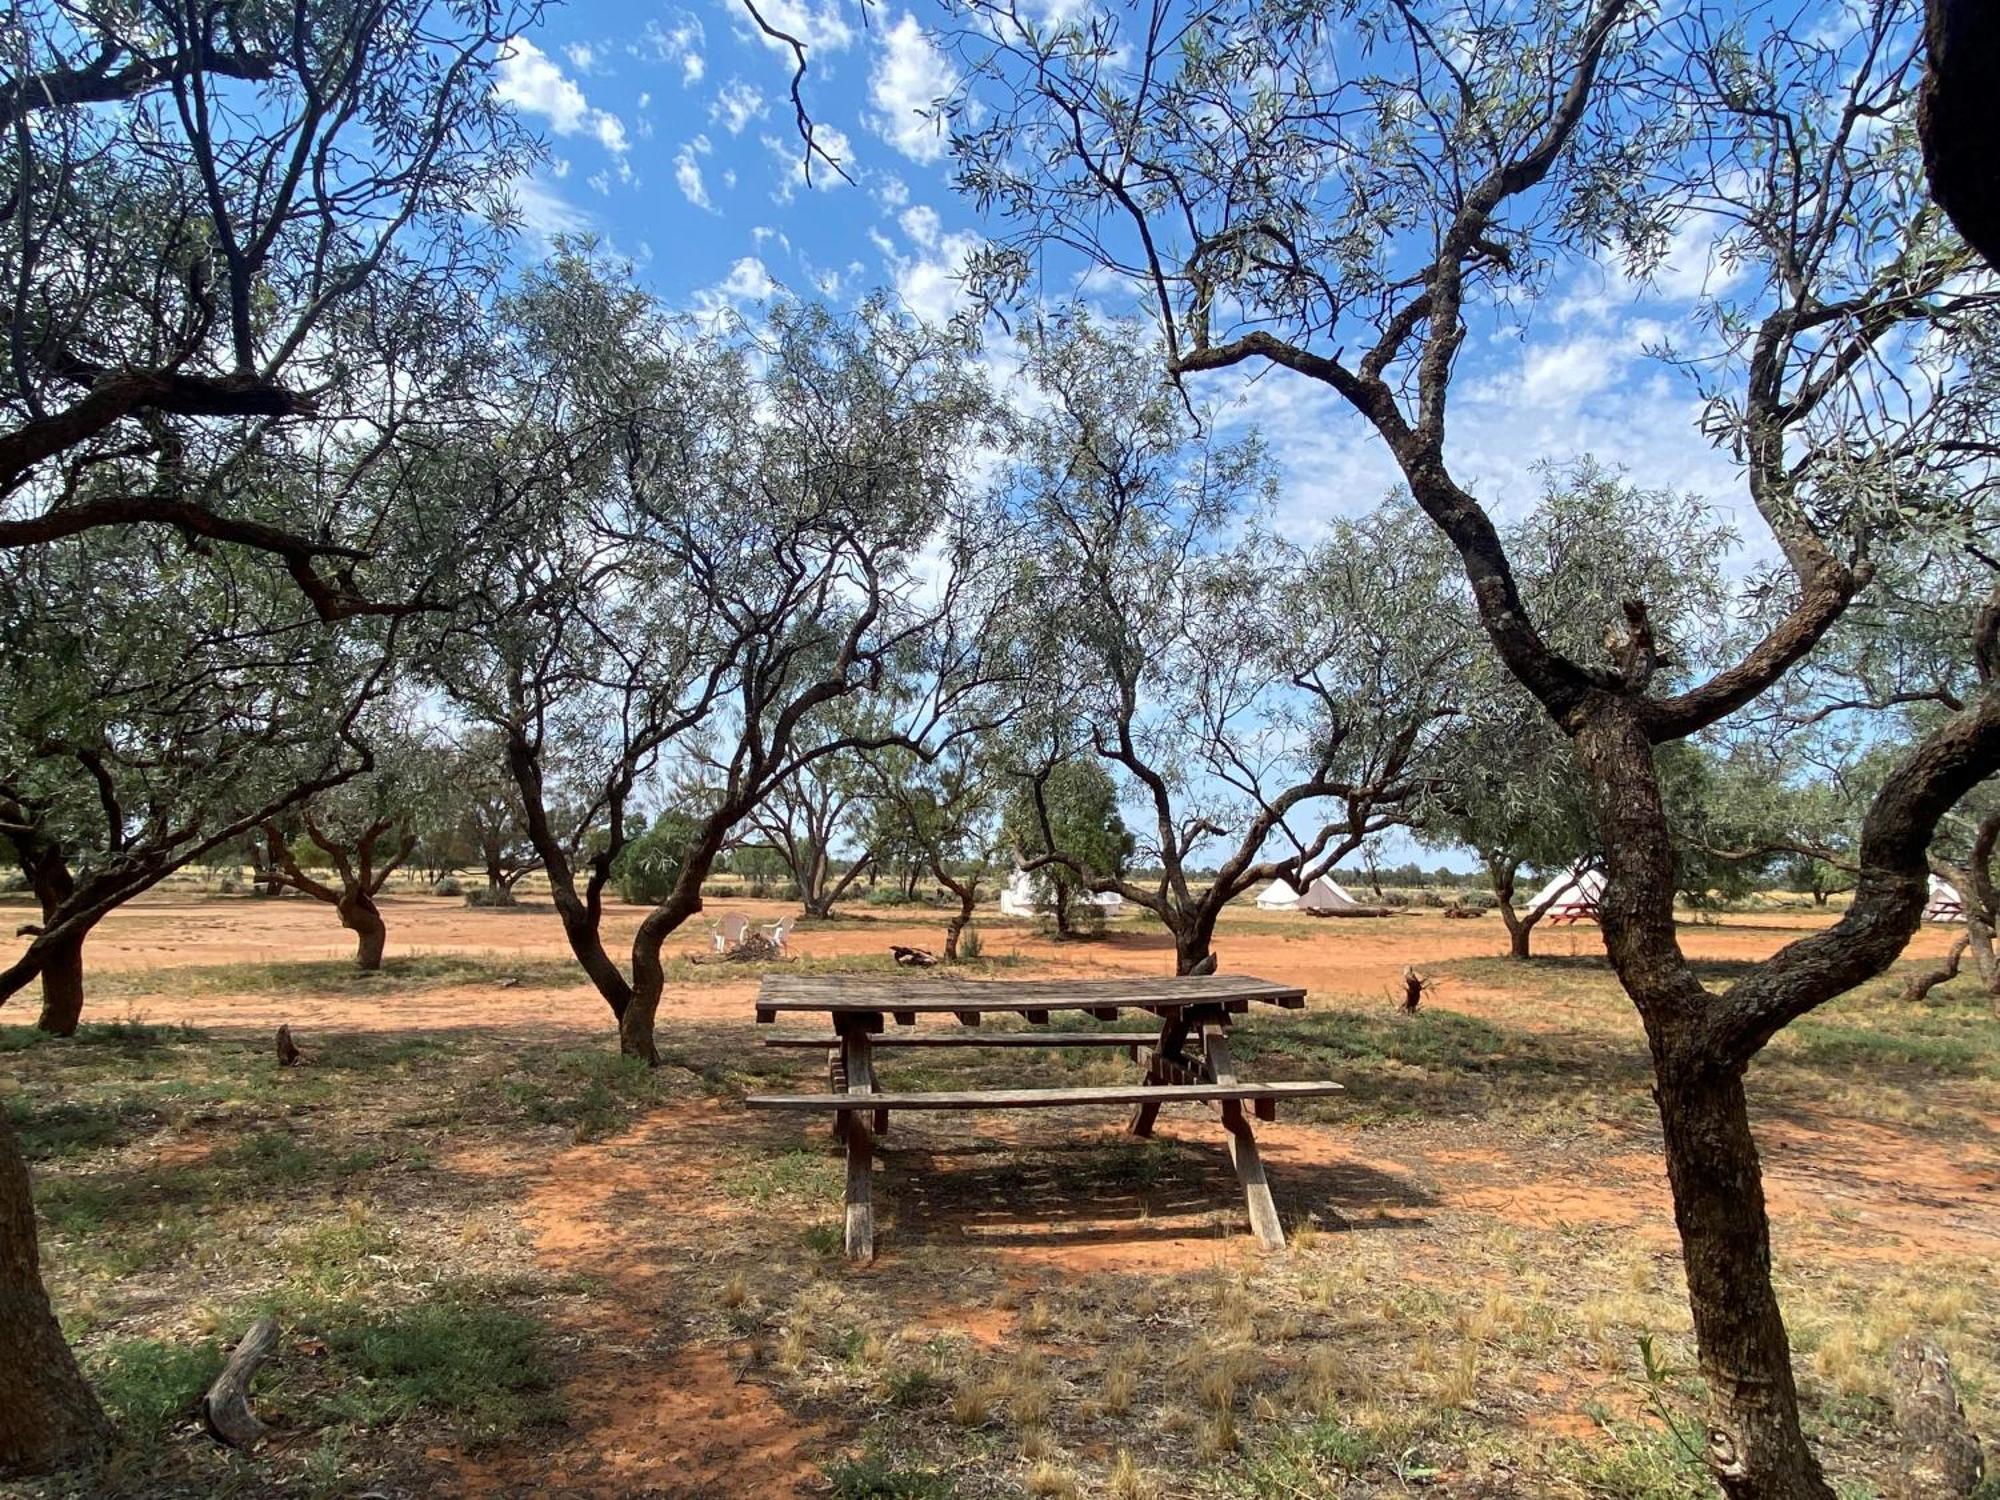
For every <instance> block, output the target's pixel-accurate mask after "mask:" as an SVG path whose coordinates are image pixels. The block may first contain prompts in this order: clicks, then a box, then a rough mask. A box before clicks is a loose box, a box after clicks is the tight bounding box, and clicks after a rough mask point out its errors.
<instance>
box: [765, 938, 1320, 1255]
mask: <svg viewBox="0 0 2000 1500" xmlns="http://www.w3.org/2000/svg"><path fill="white" fill-rule="evenodd" d="M1305 1003H1306V992H1305V991H1304V990H1303V989H1301V988H1299V987H1298V986H1297V985H1284V984H1274V983H1272V982H1271V981H1270V980H1267V979H1254V978H1250V977H1248V976H1245V975H1236V974H1211V975H1202V976H1197V977H1189V978H1171V979H1161V978H1130V979H1095V980H1069V979H1035V980H1015V981H999V980H987V981H982V980H954V979H923V980H914V981H910V980H905V981H895V980H890V981H884V980H883V979H880V978H877V977H874V976H868V975H803V974H801V975H793V974H772V975H768V976H766V977H765V979H764V982H763V985H762V987H761V988H760V989H759V991H758V994H757V1020H758V1022H759V1023H760V1024H766V1025H768V1024H769V1023H771V1022H773V1021H775V1020H777V1018H778V1017H779V1016H781V1015H795V1014H811V1015H825V1016H827V1017H828V1018H829V1019H830V1021H831V1022H832V1032H831V1034H830V1035H828V1034H819V1033H815V1034H812V1035H806V1036H797V1035H785V1036H772V1037H768V1038H766V1039H765V1045H766V1046H773V1047H796V1048H810V1049H819V1050H824V1051H825V1052H826V1054H827V1087H828V1092H826V1093H824V1094H763V1095H753V1096H751V1097H750V1098H748V1099H746V1100H745V1101H744V1102H745V1103H746V1104H747V1105H749V1107H750V1108H752V1109H778V1110H809V1111H827V1112H831V1113H832V1114H833V1130H834V1134H835V1136H837V1137H838V1138H840V1139H841V1140H842V1141H843V1142H844V1143H845V1146H846V1150H847V1253H848V1254H849V1255H850V1256H852V1257H854V1258H856V1259H863V1260H865V1259H868V1258H870V1257H872V1256H873V1255H874V1253H875V1222H874V1207H873V1198H872V1193H871V1188H870V1173H871V1171H872V1166H873V1160H874V1148H875V1139H876V1137H878V1136H882V1135H885V1134H887V1133H888V1130H889V1117H890V1114H891V1113H892V1112H893V1111H896V1110H961V1109H965V1110H969V1109H1047V1108H1054V1107H1058V1106H1064V1105H1108V1104H1130V1105H1133V1106H1134V1114H1133V1118H1132V1125H1131V1129H1132V1133H1133V1134H1135V1135H1142V1136H1143V1135H1150V1134H1152V1131H1153V1122H1154V1121H1155V1120H1156V1119H1157V1118H1158V1117H1159V1113H1160V1106H1161V1105H1162V1104H1171V1103H1180V1102H1189V1103H1204V1104H1214V1105H1217V1106H1219V1107H1220V1110H1221V1114H1222V1124H1223V1127H1224V1129H1225V1131H1226V1132H1227V1138H1228V1142H1229V1155H1230V1160H1231V1162H1232V1163H1233V1164H1234V1166H1235V1168H1236V1175H1237V1178H1238V1180H1239V1181H1240V1182H1241V1183H1242V1184H1243V1196H1244V1199H1245V1201H1246V1202H1247V1203H1248V1205H1249V1209H1250V1227H1251V1230H1252V1232H1254V1233H1255V1234H1256V1236H1257V1238H1258V1239H1259V1240H1261V1241H1263V1243H1264V1244H1266V1245H1269V1246H1271V1247H1273V1248H1278V1247H1281V1246H1282V1245H1283V1244H1284V1243H1285V1231H1284V1226H1283V1224H1282V1223H1281V1222H1280V1221H1279V1219H1278V1210H1277V1205H1276V1204H1275V1203H1274V1202H1273V1201H1272V1198H1271V1188H1270V1184H1269V1182H1268V1181H1267V1180H1266V1178H1265V1174H1264V1163H1263V1159H1262V1157H1260V1156H1259V1155H1258V1151H1257V1137H1256V1133H1255V1131H1254V1129H1253V1128H1252V1126H1251V1124H1250V1117H1251V1116H1252V1115H1254V1116H1255V1117H1256V1118H1257V1119H1260V1120H1271V1119H1275V1118H1276V1117H1277V1102H1278V1100H1280V1099H1285V1098H1301V1097H1305V1098H1311V1097H1320V1096H1324V1095H1328V1094H1335V1093H1338V1092H1340V1085H1339V1084H1337V1083H1333V1082H1331V1081H1326V1080H1320V1081H1310V1082H1290V1083H1250V1082H1246V1081H1244V1080H1242V1079H1239V1078H1238V1077H1237V1076H1236V1065H1235V1063H1234V1061H1233V1060H1232V1059H1231V1057H1230V1054H1229V1041H1228V1035H1227V1033H1228V1030H1229V1026H1230V1019H1231V1017H1233V1016H1238V1015H1241V1014H1243V1013H1244V1012H1245V1011H1247V1010H1249V1008H1250V1007H1251V1006H1252V1005H1253V1004H1261V1005H1273V1006H1277V1007H1279V1008H1281V1009H1285V1010H1300V1009H1303V1008H1304V1006H1305ZM1128 1010H1133V1011H1140V1012H1143V1013H1146V1014H1149V1015H1151V1016H1153V1017H1155V1018H1156V1021H1157V1024H1156V1027H1155V1029H1153V1030H1150V1031H1136V1032H1106V1031H1095V1030H1078V1029H1070V1030H1063V1029H1060V1028H1049V1018H1050V1017H1051V1016H1052V1015H1054V1014H1056V1013H1058V1012H1061V1013H1068V1014H1075V1013H1081V1014H1084V1015H1088V1016H1091V1017H1093V1018H1094V1019H1097V1020H1101V1021H1111V1020H1116V1019H1117V1018H1118V1016H1119V1015H1120V1014H1121V1013H1123V1012H1125V1011H1128ZM926 1015H928V1016H950V1017H952V1018H953V1019H955V1020H956V1021H957V1022H958V1023H959V1024H960V1025H961V1026H963V1027H965V1028H967V1030H966V1031H963V1032H959V1033H946V1034H938V1033H934V1032H924V1031H921V1030H918V1029H916V1026H917V1018H918V1017H919V1016H926ZM996 1015H1018V1016H1020V1017H1022V1018H1023V1019H1025V1020H1026V1021H1027V1022H1028V1023H1029V1025H1030V1026H1031V1027H1033V1028H1034V1029H1033V1030H1031V1031H1027V1032H1018V1031H1007V1032H988V1033H986V1034H984V1035H979V1034H976V1033H975V1032H974V1031H973V1030H972V1028H976V1027H978V1026H979V1024H980V1022H981V1021H982V1019H984V1018H985V1017H987V1016H996ZM891 1020H894V1021H895V1023H896V1025H897V1028H898V1029H897V1030H895V1031H890V1030H889V1026H888V1023H889V1022H890V1021H891ZM903 1028H909V1029H908V1030H905V1029H903ZM978 1046H992V1047H996V1048H1013V1049H1019V1048H1022V1047H1037V1048H1040V1047H1101V1046H1116V1047H1124V1048H1126V1049H1127V1050H1128V1051H1130V1052H1131V1053H1132V1055H1133V1056H1134V1057H1135V1058H1136V1057H1137V1056H1138V1055H1139V1054H1140V1053H1142V1052H1143V1053H1144V1054H1145V1060H1146V1076H1145V1079H1144V1081H1143V1082H1141V1083H1139V1084H1133V1085H1113V1086H1108V1087H1105V1086H1100V1087H1086V1088H1032V1087H1022V1088H1005V1089H955V1090H948V1091H939V1092H926V1093H914V1092H907V1091H896V1090H885V1089H883V1088H882V1087H881V1086H880V1085H879V1083H878V1081H877V1079H876V1075H875V1054H876V1053H877V1052H878V1051H882V1050H885V1049H896V1048H904V1047H978ZM864 1098H865V1100H866V1103H865V1104H863V1103H862V1102H861V1101H862V1100H863V1099H864ZM1246 1104H1247V1105H1249V1106H1250V1108H1249V1110H1248V1111H1246V1110H1245V1109H1244V1106H1245V1105H1246Z"/></svg>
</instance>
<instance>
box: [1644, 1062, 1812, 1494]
mask: <svg viewBox="0 0 2000 1500" xmlns="http://www.w3.org/2000/svg"><path fill="white" fill-rule="evenodd" d="M1659 1053H1660V1047H1659V1045H1658V1044H1656V1046H1655V1072H1656V1077H1657V1079H1658V1083H1657V1085H1656V1087H1655V1089H1654V1098H1655V1099H1656V1100H1657V1101H1658V1103H1659V1107H1660V1125H1661V1127H1662V1129H1663V1130H1664V1132H1665V1137H1666V1154H1667V1180H1668V1181H1669V1182H1670V1183H1671V1184H1672V1187H1673V1195H1674V1222H1675V1224H1676V1225H1677V1226H1678V1227H1679V1229H1680V1237H1681V1259H1682V1262H1683V1264H1684V1265H1685V1267H1686V1270H1687V1287H1688V1303H1689V1306H1690V1307H1691V1308H1692V1310H1693V1312H1694V1330H1695V1342H1696V1345H1697V1346H1698V1348H1699V1350H1700V1363H1701V1373H1702V1376H1703V1378H1704V1379H1705V1380H1706V1381H1707V1382H1708V1389H1709V1401H1710V1408H1711V1423H1710V1427H1709V1435H1708V1459H1709V1465H1710V1468H1711V1469H1712V1471H1713V1472H1714V1474H1715V1477H1716V1479H1717V1481H1718V1482H1719V1483H1720V1484H1721V1486H1722V1488H1723V1490H1724V1492H1725V1493H1727V1494H1728V1495H1729V1496H1731V1497H1732V1500H1832V1497H1833V1490H1832V1489H1831V1487H1829V1486H1828V1484H1827V1482H1826V1480H1825V1479H1824V1478H1823V1477H1822V1476H1821V1474H1820V1468H1819V1461H1818V1460H1817V1459H1816V1458H1814V1457H1813V1452H1812V1449H1811V1448H1810V1447H1809V1446H1807V1444H1806V1440H1805V1436H1804V1434H1803V1433H1802V1432H1801V1430H1800V1427H1799V1397H1798V1388H1797V1386H1796V1384H1795V1383H1794V1380H1793V1376H1792V1359H1791V1346H1790V1344H1789V1342H1788V1341H1787V1339H1786V1336H1785V1321H1784V1318H1783V1316H1782V1315H1781V1314H1780V1313H1779V1311H1778V1297H1777V1293H1776V1292H1775V1291H1774V1290H1773V1289H1772V1286H1771V1234H1770V1223H1769V1220H1768V1219H1767V1218H1766V1216H1765V1212H1764V1181H1763V1174H1762V1170H1761V1168H1760V1166H1759V1164H1758V1160H1757V1146H1756V1142H1755V1141H1754V1140H1753V1139H1752V1138H1751V1135H1750V1112H1749V1107H1748V1104H1747V1102H1746V1100H1745V1099H1744V1095H1743V1077H1742V1073H1741V1072H1740V1070H1737V1069H1734V1068H1725V1067H1723V1066H1721V1065H1719V1064H1716V1063H1714V1062H1713V1061H1711V1060H1709V1059H1706V1058H1696V1059H1693V1060H1692V1061H1691V1062H1689V1063H1687V1064H1685V1065H1683V1064H1680V1063H1677V1062H1674V1061H1671V1060H1669V1059H1667V1058H1664V1057H1661V1056H1660V1055H1659Z"/></svg>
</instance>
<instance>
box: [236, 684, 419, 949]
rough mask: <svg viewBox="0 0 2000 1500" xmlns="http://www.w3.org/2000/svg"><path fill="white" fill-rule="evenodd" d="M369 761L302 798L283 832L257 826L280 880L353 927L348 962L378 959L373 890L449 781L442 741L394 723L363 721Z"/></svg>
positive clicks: (382, 937) (410, 848)
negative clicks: (293, 832) (292, 829)
mask: <svg viewBox="0 0 2000 1500" xmlns="http://www.w3.org/2000/svg"><path fill="white" fill-rule="evenodd" d="M360 732H361V734H362V735H363V737H364V738H365V739H366V741H367V743H368V744H369V747H370V751H371V762H372V763H371V765H370V766H369V768H368V769H367V770H366V771H363V772H361V773H360V774H358V775H356V776H353V777H351V778H349V779H348V780H346V781H344V782H342V783H341V784H340V785H339V786H335V787H329V788H328V789H326V790H325V791H322V792H319V793H317V794H315V795H314V796H313V797H311V798H309V799H308V800H306V801H305V802H303V803H301V804H300V805H299V806H298V807H297V808H296V810H295V811H294V813H293V816H292V821H294V822H295V826H296V827H297V829H298V830H299V833H298V835H297V836H292V837H288V836H287V833H286V830H285V828H284V827H283V826H282V825H281V824H280V822H279V821H278V820H277V819H271V820H268V821H267V822H265V823H264V824H263V825H262V827H261V828H260V830H259V831H260V832H261V833H262V835H263V838H264V846H265V851H266V860H267V868H268V869H269V870H270V871H271V878H272V879H274V880H275V881H276V882H277V883H278V884H279V885H281V886H283V887H285V888H287V889H289V890H294V891H298V892H299V893H300V894H301V895H305V896H310V897H311V898H312V899H313V900H315V901H322V902H325V903H326V904H327V905H329V906H331V907H332V908H333V909H334V910H335V911H336V912H337V913H338V914H339V916H340V925H341V926H343V927H345V928H346V929H347V930H348V931H349V932H352V933H353V934H354V941H355V948H354V966H355V968H357V969H359V970H360V971H361V972H363V973H373V972H374V971H376V970H378V969H380V968H381V967H382V957H383V951H384V949H385V947H386V945H387V942H388V927H387V924H385V923H384V921H383V920H382V911H381V908H380V906H379V905H378V904H377V903H376V899H375V898H376V897H377V896H379V895H381V894H382V889H383V887H384V886H386V885H387V884H388V883H389V880H390V877H391V876H393V875H394V874H395V873H396V871H397V870H399V869H401V868H402V867H403V866H404V864H405V863H406V862H407V861H408V860H409V858H410V856H411V855H412V854H414V853H415V852H416V849H417V845H418V843H419V841H420V839H421V837H422V833H421V830H422V829H423V827H424V825H425V822H426V821H427V819H428V818H429V817H430V816H431V814H432V812H433V810H434V808H435V806H436V804H437V803H438V802H439V801H440V800H441V798H442V797H443V796H444V795H445V794H446V793H447V792H448V789H449V788H450V785H451V774H450V773H451V763H450V761H449V759H448V758H447V753H446V751H445V749H444V747H442V746H440V745H438V744H436V743H432V742H428V741H427V740H426V739H425V738H424V737H422V736H421V735H419V734H417V733H415V732H413V731H411V730H410V729H409V728H408V727H406V726H402V725H397V724H394V723H380V722H378V723H375V724H363V725H362V726H361V728H360ZM322 874H324V875H325V876H326V877H327V878H324V879H323V878H321V877H322Z"/></svg>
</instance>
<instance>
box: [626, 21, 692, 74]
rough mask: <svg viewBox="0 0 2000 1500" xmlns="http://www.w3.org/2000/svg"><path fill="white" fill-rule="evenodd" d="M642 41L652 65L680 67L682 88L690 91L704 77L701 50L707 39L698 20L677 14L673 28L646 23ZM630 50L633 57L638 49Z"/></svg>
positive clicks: (654, 22) (656, 22)
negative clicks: (651, 59)
mask: <svg viewBox="0 0 2000 1500" xmlns="http://www.w3.org/2000/svg"><path fill="white" fill-rule="evenodd" d="M644 38H645V43H646V46H647V48H648V49H650V51H651V53H652V55H653V58H654V60H655V61H658V62H665V63H679V64H680V69H681V87H682V88H693V87H694V86H695V85H696V84H697V83H700V82H701V81H702V79H703V78H704V77H706V76H707V74H708V62H707V59H705V58H704V57H703V56H702V54H701V49H702V46H703V44H704V43H705V42H706V41H707V39H708V38H707V33H706V32H705V31H703V30H702V25H701V21H700V19H699V18H698V17H696V16H694V15H692V14H690V13H689V12H687V11H680V12H678V13H677V14H676V15H675V17H674V20H673V24H672V25H663V24H661V23H660V22H659V21H648V22H647V23H646V30H645V33H644ZM632 50H633V51H634V52H635V53H637V51H638V49H637V48H633V49H632Z"/></svg>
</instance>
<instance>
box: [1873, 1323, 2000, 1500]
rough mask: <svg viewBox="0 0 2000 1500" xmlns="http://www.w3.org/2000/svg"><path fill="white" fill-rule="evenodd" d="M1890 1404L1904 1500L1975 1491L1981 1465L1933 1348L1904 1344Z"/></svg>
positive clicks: (1957, 1498) (1944, 1365)
mask: <svg viewBox="0 0 2000 1500" xmlns="http://www.w3.org/2000/svg"><path fill="white" fill-rule="evenodd" d="M1892 1399H1893V1402H1894V1406H1895V1412H1896V1428H1897V1430H1898V1431H1899V1432H1901V1433H1902V1435H1903V1445H1904V1449H1905V1452H1906V1454H1907V1467H1906V1468H1905V1469H1904V1471H1903V1476H1902V1486H1901V1493H1902V1495H1903V1496H1904V1500H1965V1497H1966V1496H1968V1495H1970V1494H1972V1492H1973V1491H1974V1490H1976V1489H1978V1488H1979V1483H1980V1480H1981V1479H1982V1478H1984V1477H1985V1472H1986V1464H1985V1459H1984V1457H1983V1456H1982V1455H1981V1453H1980V1451H1979V1439H1978V1437H1977V1436H1975V1435H1974V1433H1973V1431H1972V1424H1971V1423H1969V1422H1967V1421H1966V1419H1965V1408H1964V1407H1962V1406H1960V1405H1959V1402H1958V1392H1957V1390H1956V1389H1955V1388H1954V1387H1953V1385H1952V1379H1951V1359H1950V1357H1949V1356H1948V1355H1946V1354H1945V1352H1944V1351H1943V1350H1942V1349H1940V1348H1938V1347H1937V1345H1935V1344H1932V1343H1928V1342H1926V1341H1924V1340H1922V1339H1915V1338H1908V1339H1904V1340H1903V1343H1902V1346H1901V1347H1900V1348H1899V1349H1897V1351H1896V1389H1895V1393H1894V1396H1893V1398H1892Z"/></svg>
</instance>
